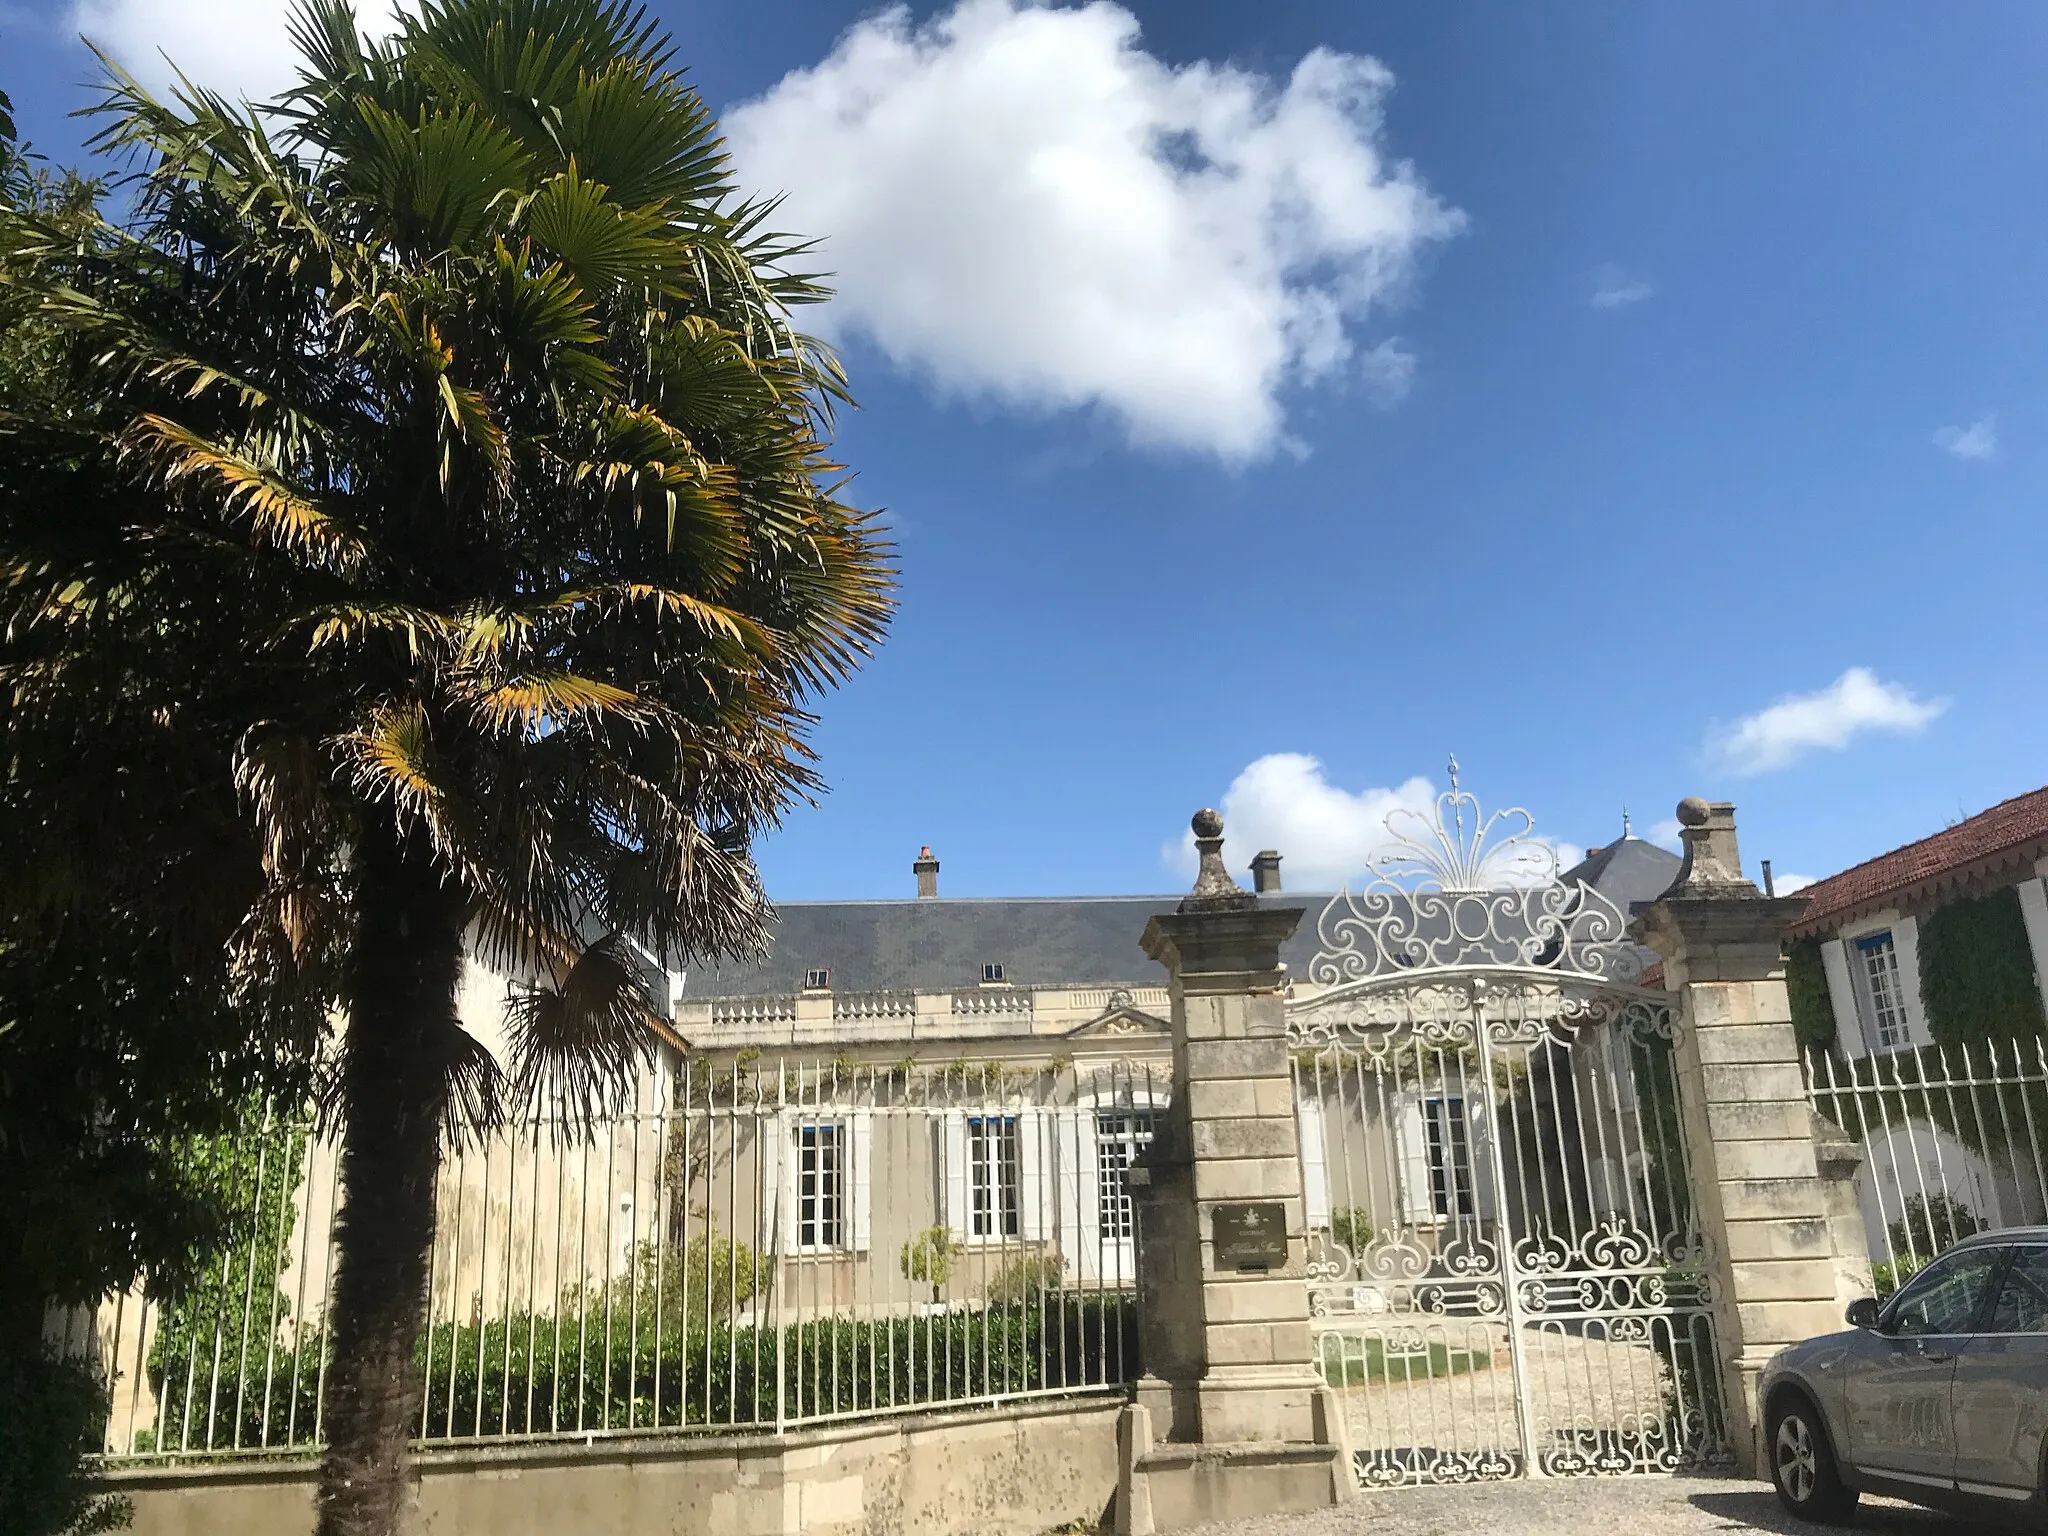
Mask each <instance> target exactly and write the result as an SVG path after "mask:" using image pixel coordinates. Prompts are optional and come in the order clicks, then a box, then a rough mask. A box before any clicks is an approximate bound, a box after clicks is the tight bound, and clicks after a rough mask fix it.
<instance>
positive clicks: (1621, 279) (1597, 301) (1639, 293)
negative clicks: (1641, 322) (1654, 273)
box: [1586, 266, 1657, 309]
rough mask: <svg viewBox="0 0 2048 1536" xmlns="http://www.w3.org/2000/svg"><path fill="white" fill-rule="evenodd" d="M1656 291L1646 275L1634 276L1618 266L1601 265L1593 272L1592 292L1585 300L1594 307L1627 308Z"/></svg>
mask: <svg viewBox="0 0 2048 1536" xmlns="http://www.w3.org/2000/svg"><path fill="white" fill-rule="evenodd" d="M1656 291H1657V285H1656V284H1655V283H1653V282H1651V281H1650V280H1649V279H1648V278H1646V277H1636V276H1633V275H1631V274H1630V273H1628V272H1626V271H1624V270H1623V269H1622V268H1620V267H1611V266H1610V267H1602V268H1600V270H1599V271H1597V272H1595V273H1594V274H1593V292H1592V294H1591V296H1589V297H1588V298H1587V300H1586V302H1587V303H1588V304H1591V305H1592V306H1593V307H1594V308H1595V309H1627V308H1629V307H1630V306H1631V305H1635V304H1640V303H1642V302H1643V300H1645V299H1647V298H1649V297H1650V295H1652V294H1653V293H1655V292H1656Z"/></svg>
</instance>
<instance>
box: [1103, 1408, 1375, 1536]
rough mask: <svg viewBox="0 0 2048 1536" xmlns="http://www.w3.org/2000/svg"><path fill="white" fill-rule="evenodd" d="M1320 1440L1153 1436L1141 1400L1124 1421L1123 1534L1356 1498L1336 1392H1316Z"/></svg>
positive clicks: (1147, 1534) (1140, 1535)
mask: <svg viewBox="0 0 2048 1536" xmlns="http://www.w3.org/2000/svg"><path fill="white" fill-rule="evenodd" d="M1313 1406H1314V1415H1313V1418H1314V1425H1315V1433H1316V1437H1317V1439H1316V1442H1314V1443H1310V1442H1304V1441H1280V1440H1255V1441H1247V1442H1242V1443H1238V1444H1229V1443H1222V1444H1206V1443H1205V1444H1196V1445H1191V1444H1183V1443H1180V1442H1175V1441H1166V1442H1163V1443H1154V1441H1153V1439H1152V1416H1151V1413H1150V1412H1149V1410H1148V1409H1147V1408H1146V1407H1145V1406H1144V1404H1142V1403H1132V1404H1130V1405H1128V1406H1127V1407H1126V1408H1125V1409H1124V1411H1123V1414H1122V1416H1121V1417H1120V1418H1119V1419H1118V1420H1117V1426H1116V1436H1117V1493H1116V1512H1115V1519H1114V1521H1113V1528H1114V1530H1115V1532H1116V1536H1158V1533H1162V1532H1167V1531H1181V1530H1186V1529H1188V1528H1189V1527H1191V1526H1197V1525H1207V1524H1210V1523H1211V1522H1215V1521H1230V1520H1250V1519H1253V1518H1255V1517H1257V1516H1260V1515H1294V1514H1306V1513H1307V1512H1308V1511H1310V1510H1316V1509H1328V1508H1329V1507H1330V1506H1331V1505H1333V1504H1343V1503H1347V1502H1349V1501H1350V1500H1351V1499H1352V1498H1354V1497H1355V1496H1356V1493H1357V1485H1356V1483H1355V1482H1354V1480H1353V1477H1352V1471H1351V1453H1350V1451H1349V1449H1348V1448H1347V1446H1346V1444H1345V1440H1344V1436H1343V1435H1342V1434H1341V1433H1339V1432H1336V1431H1334V1430H1333V1429H1332V1427H1331V1424H1330V1415H1331V1413H1332V1412H1333V1399H1332V1398H1331V1396H1330V1394H1329V1393H1328V1391H1327V1389H1320V1390H1318V1391H1316V1392H1315V1393H1314V1394H1313Z"/></svg>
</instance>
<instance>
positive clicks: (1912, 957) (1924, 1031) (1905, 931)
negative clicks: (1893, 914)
mask: <svg viewBox="0 0 2048 1536" xmlns="http://www.w3.org/2000/svg"><path fill="white" fill-rule="evenodd" d="M1892 948H1893V950H1894V951H1896V953H1897V956H1898V962H1899V1006H1900V1007H1901V1008H1902V1009H1904V1010H1905V1014H1906V1040H1907V1043H1908V1044H1910V1045H1916V1046H1925V1045H1932V1044H1934V1032H1933V1031H1932V1030H1930V1029H1929V1028H1928V1027H1927V1009H1926V1008H1925V1006H1923V1005H1922V1003H1921V1001H1920V923H1919V920H1918V919H1917V918H1911V917H1902V918H1900V919H1899V920H1898V921H1897V922H1896V923H1894V924H1892Z"/></svg>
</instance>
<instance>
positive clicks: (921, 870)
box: [910, 848, 939, 901]
mask: <svg viewBox="0 0 2048 1536" xmlns="http://www.w3.org/2000/svg"><path fill="white" fill-rule="evenodd" d="M910 867H911V870H912V871H913V872H914V873H915V874H916V875H917V899H918V900H919V901H931V900H933V899H934V898H936V897H937V896H938V894H939V861H938V860H937V859H935V858H933V857H932V851H931V849H929V848H920V849H918V850H917V862H916V863H915V864H912V865H911V866H910Z"/></svg>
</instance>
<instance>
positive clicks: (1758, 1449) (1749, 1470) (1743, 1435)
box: [1722, 1349, 1777, 1478]
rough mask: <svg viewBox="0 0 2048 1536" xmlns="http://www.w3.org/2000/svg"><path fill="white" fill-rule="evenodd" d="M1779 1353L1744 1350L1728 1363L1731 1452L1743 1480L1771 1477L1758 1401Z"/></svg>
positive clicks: (1769, 1350) (1768, 1350)
mask: <svg viewBox="0 0 2048 1536" xmlns="http://www.w3.org/2000/svg"><path fill="white" fill-rule="evenodd" d="M1776 1353H1777V1350H1776V1349H1758V1350H1745V1351H1743V1352H1742V1353H1741V1354H1739V1355H1736V1356H1735V1357H1734V1358H1732V1359H1731V1360H1730V1361H1729V1362H1728V1370H1727V1372H1726V1374H1725V1375H1724V1376H1723V1378H1722V1379H1723V1381H1724V1382H1725V1384H1726V1386H1727V1395H1728V1449H1729V1450H1730V1451H1732V1452H1733V1453H1734V1455H1735V1470H1736V1471H1737V1472H1738V1473H1740V1474H1741V1475H1742V1476H1744V1477H1756V1478H1768V1477H1769V1476H1770V1475H1771V1470H1770V1463H1769V1462H1768V1461H1767V1460H1766V1459H1765V1457H1764V1452H1763V1443H1764V1427H1763V1420H1762V1418H1761V1414H1762V1411H1763V1410H1762V1408H1761V1406H1760V1405H1759V1404H1758V1402H1757V1400H1756V1384H1757V1378H1758V1377H1760V1376H1762V1375H1763V1373H1764V1367H1765V1366H1766V1365H1768V1364H1770V1362H1771V1356H1773V1355H1775V1354H1776Z"/></svg>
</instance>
